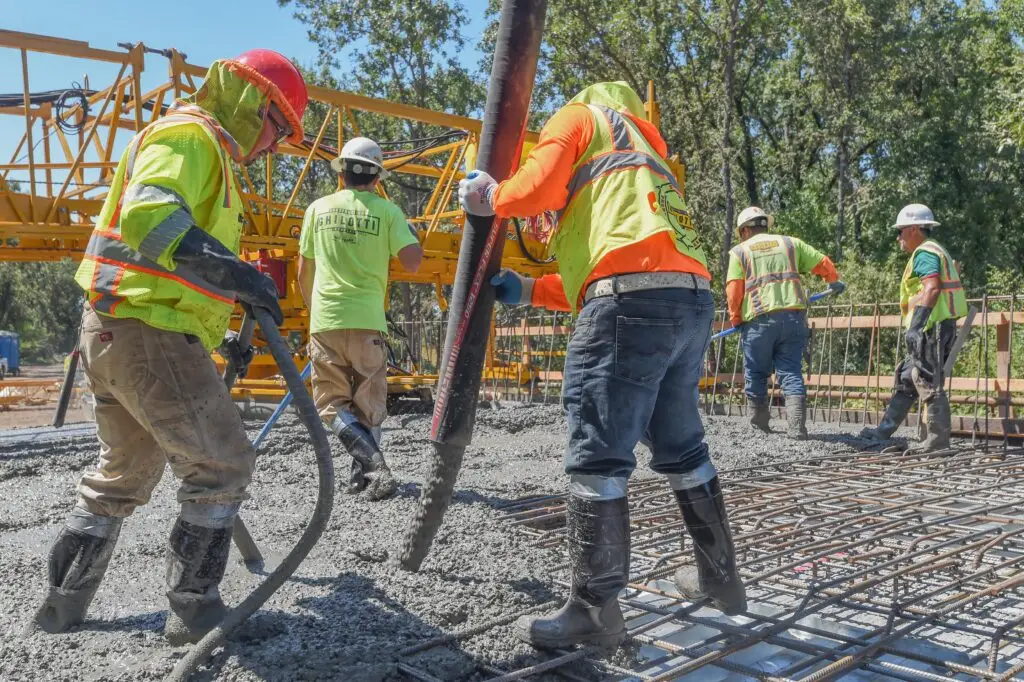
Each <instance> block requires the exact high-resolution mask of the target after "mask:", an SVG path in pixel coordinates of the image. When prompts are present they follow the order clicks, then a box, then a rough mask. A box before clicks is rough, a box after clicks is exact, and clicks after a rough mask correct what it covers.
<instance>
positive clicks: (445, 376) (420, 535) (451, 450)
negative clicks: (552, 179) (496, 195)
mask: <svg viewBox="0 0 1024 682" xmlns="http://www.w3.org/2000/svg"><path fill="white" fill-rule="evenodd" d="M546 12H547V0H504V3H503V5H502V12H501V19H500V21H499V22H498V35H497V42H496V45H495V51H494V64H493V67H492V70H491V79H490V87H489V89H488V93H487V104H486V106H485V112H484V122H483V128H482V131H481V134H480V149H479V155H478V157H477V167H478V168H480V169H481V170H484V171H487V172H488V173H490V174H491V176H492V177H495V178H498V179H504V178H506V177H508V176H509V175H510V174H511V172H512V171H513V170H514V169H515V166H516V164H517V162H518V159H519V156H520V154H521V150H522V142H523V137H524V135H525V132H526V122H527V115H528V113H529V106H530V98H531V95H532V92H533V81H534V77H535V75H536V71H537V58H538V56H539V53H540V42H541V35H542V33H543V29H544V17H545V14H546ZM504 233H505V225H504V221H502V220H496V219H495V218H494V217H493V216H491V217H486V216H472V215H468V216H467V217H466V225H465V228H464V229H463V234H462V244H461V246H460V249H459V262H458V266H457V268H456V273H455V286H454V288H453V291H452V297H451V301H450V316H449V324H448V333H447V335H446V338H445V351H444V356H443V359H442V365H441V371H440V374H439V384H438V392H437V398H436V400H435V402H434V417H433V420H432V423H431V441H433V443H434V453H433V458H432V461H431V471H430V474H429V476H428V478H427V481H426V486H425V487H424V489H423V494H422V496H421V498H420V506H419V509H418V510H417V513H416V516H415V518H414V519H413V522H412V524H411V525H410V526H409V529H408V531H407V532H406V535H405V538H404V540H403V546H402V550H401V552H400V555H399V557H398V559H397V562H398V564H399V565H400V566H401V567H402V568H404V569H405V570H410V571H416V570H419V567H420V564H422V562H423V560H424V559H425V558H426V555H427V552H428V551H429V550H430V545H431V543H432V542H433V539H434V535H435V534H436V533H437V530H438V528H440V525H441V520H442V518H443V516H444V512H445V510H446V509H447V508H448V504H449V502H450V501H451V496H452V493H453V491H454V488H455V479H456V478H457V476H458V473H459V469H460V468H461V467H462V457H463V454H464V453H465V449H466V446H467V445H468V444H469V442H470V441H471V439H472V436H473V424H474V421H475V419H476V404H477V396H478V393H479V390H480V381H481V371H482V369H483V363H484V355H485V354H486V350H487V336H488V331H489V327H490V321H491V311H492V310H493V308H494V290H493V289H492V288H491V287H490V285H489V284H488V283H487V280H489V279H490V277H491V276H492V275H493V274H494V273H496V272H497V270H498V267H499V265H500V263H501V254H502V249H503V248H504V241H505V240H504Z"/></svg>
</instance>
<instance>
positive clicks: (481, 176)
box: [459, 170, 498, 216]
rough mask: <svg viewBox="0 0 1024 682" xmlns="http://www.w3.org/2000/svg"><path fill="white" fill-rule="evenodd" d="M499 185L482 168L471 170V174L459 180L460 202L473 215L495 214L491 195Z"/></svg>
mask: <svg viewBox="0 0 1024 682" xmlns="http://www.w3.org/2000/svg"><path fill="white" fill-rule="evenodd" d="M497 186H498V183H497V182H495V180H494V178H492V177H491V176H490V175H488V174H487V173H484V172H483V171H481V170H475V171H470V173H469V175H467V176H466V177H465V178H464V179H462V180H459V204H460V205H461V206H462V208H463V210H465V211H466V213H469V214H471V215H479V216H491V215H494V209H493V208H492V207H491V195H492V194H494V188H495V187H497Z"/></svg>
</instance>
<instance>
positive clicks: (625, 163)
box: [557, 151, 682, 220]
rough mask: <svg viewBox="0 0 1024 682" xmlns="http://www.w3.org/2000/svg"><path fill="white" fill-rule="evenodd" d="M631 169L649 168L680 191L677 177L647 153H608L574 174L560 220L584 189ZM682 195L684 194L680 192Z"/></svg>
mask: <svg viewBox="0 0 1024 682" xmlns="http://www.w3.org/2000/svg"><path fill="white" fill-rule="evenodd" d="M630 168H647V169H649V170H651V171H653V172H655V173H657V174H658V175H661V176H663V177H664V178H665V179H666V180H668V181H669V182H670V183H671V184H672V187H674V188H675V189H676V191H677V192H678V191H679V183H677V182H676V179H675V176H673V175H672V173H671V172H670V171H669V170H668V169H667V168H665V167H664V166H663V165H661V162H660V161H658V159H657V158H656V157H654V156H651V155H650V154H647V153H645V152H638V151H631V152H625V151H623V152H608V153H607V154H601V155H600V156H595V157H594V158H592V159H591V160H590V161H587V162H586V163H585V164H583V165H582V166H580V167H579V168H577V169H576V172H575V173H573V176H572V179H571V180H569V197H568V199H566V201H565V206H564V207H563V208H562V209H561V210H559V211H558V213H557V215H558V219H559V220H561V218H562V214H563V213H565V212H566V211H567V210H568V209H569V206H571V205H572V202H573V200H574V199H575V198H576V195H577V194H579V193H580V192H581V191H582V190H583V188H584V187H586V186H587V185H589V184H590V183H592V182H594V181H595V180H597V179H598V178H600V177H603V176H605V175H608V174H610V173H614V172H616V171H621V170H627V169H630ZM680 194H682V192H680Z"/></svg>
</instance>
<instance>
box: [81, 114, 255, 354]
mask: <svg viewBox="0 0 1024 682" xmlns="http://www.w3.org/2000/svg"><path fill="white" fill-rule="evenodd" d="M174 111H175V110H172V113H171V114H169V115H168V116H165V117H164V118H161V119H160V120H158V121H156V122H154V123H152V124H150V125H149V126H147V127H146V128H145V129H144V130H143V131H142V132H140V133H139V134H138V135H136V136H135V137H134V138H133V139H132V141H131V143H130V144H129V146H128V148H127V149H126V150H125V152H124V154H123V155H122V156H121V160H120V161H119V162H118V165H117V171H116V172H115V174H114V180H113V182H112V183H111V187H110V193H109V194H108V195H107V199H106V201H105V202H104V204H103V208H102V209H101V211H100V214H99V217H98V219H97V221H96V227H95V228H94V229H93V232H92V235H91V236H90V237H89V244H88V246H87V247H86V251H85V255H84V256H83V258H82V263H81V265H80V266H79V268H78V272H77V273H76V274H75V280H76V281H77V282H78V284H79V286H81V287H82V288H83V289H85V290H86V291H87V292H88V297H89V301H90V303H91V304H92V306H93V308H95V310H96V311H97V312H98V313H102V314H103V315H109V316H111V317H117V318H134V319H138V320H141V321H142V322H145V323H146V324H148V325H150V326H152V327H156V328H158V329H164V330H167V331H173V332H182V333H186V334H193V335H195V336H197V337H199V339H200V340H201V341H202V343H203V345H204V346H205V347H206V348H207V349H211V348H215V347H216V346H218V345H220V343H221V341H222V340H223V338H224V332H225V331H226V330H227V327H228V322H229V320H230V318H231V311H232V310H233V308H234V304H235V297H234V293H233V292H228V291H222V290H220V289H217V288H215V287H212V286H211V285H210V284H209V283H208V282H206V281H204V280H202V279H200V278H199V277H197V276H195V275H194V274H192V273H191V272H189V271H188V270H187V268H184V267H179V268H176V269H175V270H173V271H171V270H168V269H167V268H165V267H163V266H162V265H160V264H159V263H157V262H156V261H154V260H151V259H150V258H147V257H146V256H144V255H142V254H141V253H139V251H137V250H135V249H133V248H132V247H131V246H129V245H128V244H126V243H125V242H124V241H123V240H122V238H121V227H120V215H121V207H122V205H123V203H124V200H125V195H126V193H127V194H131V193H134V194H136V195H138V196H139V198H140V199H145V198H146V196H145V193H146V192H154V193H156V194H157V196H159V195H161V194H162V190H161V189H160V188H158V187H149V186H147V185H136V186H133V187H132V188H131V190H128V191H126V189H127V187H128V181H129V179H130V178H131V175H132V171H133V169H134V165H135V158H136V156H137V154H138V152H139V148H140V147H141V145H142V142H143V140H144V139H145V138H146V136H147V135H149V134H150V133H152V132H153V131H154V130H157V129H163V128H167V127H171V126H177V125H187V124H199V126H200V127H201V129H202V130H203V131H204V132H205V133H206V134H207V135H209V136H210V139H211V140H212V141H213V143H214V145H215V148H216V149H218V150H219V151H220V159H219V163H220V174H221V177H222V182H221V184H222V187H223V190H222V192H223V194H222V198H221V199H220V200H219V201H217V202H215V205H214V207H213V208H212V210H211V213H210V217H209V220H208V221H207V224H205V225H202V226H201V227H202V228H203V229H205V230H206V231H207V232H208V233H209V234H210V235H211V236H212V237H213V238H215V239H216V240H217V241H219V242H221V243H222V244H224V245H225V246H226V247H227V248H229V249H231V251H232V252H233V253H235V254H237V253H238V251H239V246H240V240H241V231H242V217H241V216H242V201H241V196H240V195H239V193H238V188H237V187H236V186H235V181H234V174H233V173H232V172H231V166H230V164H229V163H228V151H230V152H231V154H232V158H235V155H236V153H237V147H232V146H231V144H233V142H234V141H233V140H232V139H231V138H230V135H228V133H227V132H226V131H225V130H223V129H222V128H220V127H218V126H215V125H214V123H212V122H211V120H208V119H207V118H206V117H205V116H202V115H198V116H197V115H195V114H191V113H174ZM177 111H179V112H180V111H181V108H179V109H178V110H177ZM225 137H226V138H227V141H228V142H229V143H230V144H225ZM225 148H227V150H228V151H226V149H225ZM172 194H173V193H172ZM129 198H131V197H129ZM179 199H180V197H179ZM187 208H188V210H189V211H190V212H191V207H187ZM181 220H182V218H181V212H175V213H173V214H171V216H169V217H168V218H167V219H166V220H164V222H162V223H160V224H159V225H157V226H156V227H154V228H153V229H152V230H151V231H150V232H149V234H148V235H147V236H146V241H149V240H153V243H154V244H157V245H159V244H160V243H161V242H162V241H163V243H164V244H167V243H170V242H171V241H173V239H174V238H176V237H177V236H178V235H180V234H181V229H182V225H181V222H180V221H181Z"/></svg>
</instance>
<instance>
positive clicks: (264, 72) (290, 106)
mask: <svg viewBox="0 0 1024 682" xmlns="http://www.w3.org/2000/svg"><path fill="white" fill-rule="evenodd" d="M232 61H235V62H238V63H240V64H245V65H246V66H248V67H249V68H251V69H252V70H253V71H255V72H256V73H258V74H259V75H260V76H262V77H263V78H265V79H266V80H267V81H268V82H269V83H270V84H271V85H272V86H273V88H274V89H276V90H277V92H278V93H279V95H280V96H278V97H274V96H272V97H271V98H272V99H273V100H274V103H275V104H277V106H278V107H279V108H280V109H281V111H282V112H283V113H284V115H285V116H286V117H287V118H288V121H289V123H291V126H292V130H293V131H294V134H293V135H292V136H291V137H290V138H289V142H301V141H302V137H303V132H302V115H303V114H304V113H306V103H307V102H308V101H309V95H308V94H307V93H306V81H305V80H303V78H302V74H301V73H299V70H298V69H296V68H295V65H294V64H292V63H291V61H290V60H289V59H288V58H287V57H285V56H284V55H283V54H281V53H279V52H274V51H273V50H264V49H262V48H256V49H255V50H249V51H247V52H243V53H242V54H240V55H239V56H238V57H236V58H235V59H234V60H232Z"/></svg>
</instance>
